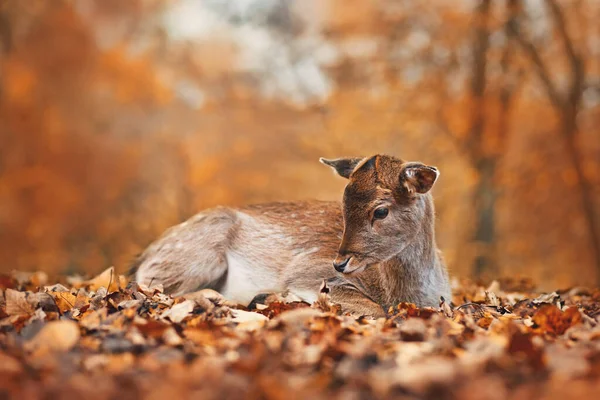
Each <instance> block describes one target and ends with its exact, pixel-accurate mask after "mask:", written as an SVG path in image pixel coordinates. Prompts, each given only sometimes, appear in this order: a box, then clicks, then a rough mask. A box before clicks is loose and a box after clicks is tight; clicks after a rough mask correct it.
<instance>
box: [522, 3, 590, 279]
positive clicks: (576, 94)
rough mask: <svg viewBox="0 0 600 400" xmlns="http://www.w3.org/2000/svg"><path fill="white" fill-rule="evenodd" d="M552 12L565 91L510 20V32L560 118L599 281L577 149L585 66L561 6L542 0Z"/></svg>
mask: <svg viewBox="0 0 600 400" xmlns="http://www.w3.org/2000/svg"><path fill="white" fill-rule="evenodd" d="M546 5H547V7H548V8H549V11H550V14H551V16H552V19H553V22H554V27H555V29H556V30H557V31H558V36H559V38H560V40H561V41H562V45H563V47H564V50H565V56H566V59H567V62H568V65H569V70H570V71H569V72H570V82H569V86H568V88H567V92H566V94H563V93H561V92H560V91H559V89H558V88H557V85H556V83H555V82H554V81H553V80H552V78H551V74H550V71H549V69H548V67H547V65H546V63H545V62H544V60H543V59H542V57H541V55H540V53H539V51H538V48H536V47H535V45H534V44H533V43H531V42H530V41H529V40H528V39H527V38H526V37H525V35H524V34H523V33H522V32H521V31H520V29H519V27H518V25H517V24H514V25H513V26H512V27H511V28H512V29H511V31H510V33H511V34H512V36H513V37H514V38H515V39H516V40H517V41H518V42H519V45H520V46H521V48H522V49H523V51H524V52H525V54H526V55H527V57H528V58H529V59H530V61H531V63H532V64H533V66H534V69H535V72H536V74H537V76H538V78H539V79H540V81H541V82H542V85H543V87H544V89H545V91H546V94H547V96H548V98H549V100H550V103H551V104H552V106H553V107H554V108H555V110H556V112H557V113H558V116H559V119H560V127H559V130H560V134H561V136H562V138H563V140H564V141H565V148H566V152H567V157H568V159H569V161H570V162H571V165H572V166H573V170H574V172H575V175H576V180H577V185H578V186H579V193H580V199H581V210H582V213H583V216H584V219H585V223H586V225H587V231H588V234H589V238H590V244H591V250H592V256H593V258H594V261H593V262H594V265H595V268H596V277H597V278H596V279H597V283H598V284H600V229H599V228H598V224H597V221H598V215H597V210H596V208H595V207H594V199H593V194H592V188H591V185H590V183H589V181H588V180H587V177H586V176H585V171H584V168H583V165H582V161H583V157H582V156H581V154H580V153H579V151H578V149H577V137H578V131H579V129H578V126H577V114H578V112H579V110H580V105H581V98H582V96H583V90H584V86H585V69H584V65H583V62H582V58H581V56H580V54H578V53H577V51H576V50H575V46H574V45H573V41H572V39H571V37H570V36H569V33H568V31H567V26H566V21H565V18H564V15H563V12H562V10H561V8H560V7H559V6H558V4H557V3H556V1H555V0H548V1H547V3H546Z"/></svg>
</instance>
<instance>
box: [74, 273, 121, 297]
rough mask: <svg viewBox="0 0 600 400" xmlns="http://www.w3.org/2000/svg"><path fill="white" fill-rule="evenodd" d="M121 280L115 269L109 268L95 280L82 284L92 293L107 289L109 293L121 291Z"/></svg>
mask: <svg viewBox="0 0 600 400" xmlns="http://www.w3.org/2000/svg"><path fill="white" fill-rule="evenodd" d="M119 284H120V278H119V277H118V276H117V275H116V273H115V267H109V268H107V269H105V270H104V271H102V273H100V274H99V275H97V276H95V277H94V278H92V279H90V280H87V281H84V282H82V285H83V286H87V287H88V288H89V290H91V291H97V290H98V289H100V288H105V289H106V290H107V291H108V292H109V293H110V292H115V291H117V290H119Z"/></svg>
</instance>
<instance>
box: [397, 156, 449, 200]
mask: <svg viewBox="0 0 600 400" xmlns="http://www.w3.org/2000/svg"><path fill="white" fill-rule="evenodd" d="M439 175H440V173H439V171H438V169H437V168H436V167H432V166H429V165H424V164H421V163H406V164H404V166H403V168H402V172H401V173H400V183H401V184H402V186H403V187H404V188H405V189H406V191H407V192H408V193H409V194H414V193H421V194H423V193H427V192H429V190H431V188H432V187H433V184H434V183H435V181H436V180H437V178H438V176H439Z"/></svg>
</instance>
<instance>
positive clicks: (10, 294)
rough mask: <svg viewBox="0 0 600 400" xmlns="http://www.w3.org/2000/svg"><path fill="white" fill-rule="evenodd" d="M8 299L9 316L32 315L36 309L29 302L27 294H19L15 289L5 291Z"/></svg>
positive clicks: (7, 309) (7, 310)
mask: <svg viewBox="0 0 600 400" xmlns="http://www.w3.org/2000/svg"><path fill="white" fill-rule="evenodd" d="M4 297H5V299H6V310H5V311H6V314H8V315H31V314H33V312H34V311H35V309H34V307H33V306H32V305H31V304H30V303H29V301H27V292H19V291H17V290H13V289H6V290H5V291H4Z"/></svg>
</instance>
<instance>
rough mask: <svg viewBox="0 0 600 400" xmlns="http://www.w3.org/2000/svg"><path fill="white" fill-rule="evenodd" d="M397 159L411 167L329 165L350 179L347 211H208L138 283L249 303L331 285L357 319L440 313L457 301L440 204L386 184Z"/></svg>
mask: <svg viewBox="0 0 600 400" xmlns="http://www.w3.org/2000/svg"><path fill="white" fill-rule="evenodd" d="M377 157H379V158H380V159H379V160H378V159H377ZM384 157H385V158H384ZM388 159H391V160H395V161H394V163H393V164H394V167H395V168H400V167H401V166H402V165H404V164H405V163H403V162H401V161H400V160H397V159H394V158H391V157H388V156H375V159H374V158H373V157H372V158H370V159H369V160H371V161H370V163H371V164H372V165H366V163H367V162H366V161H365V160H367V159H358V158H357V159H343V161H344V162H346V161H347V162H348V163H349V164H348V165H346V164H343V163H342V160H334V161H324V162H325V163H327V164H328V165H332V164H334V165H332V167H333V168H334V169H336V171H337V172H338V173H339V174H340V175H342V176H345V175H347V176H345V177H348V178H350V184H349V185H348V187H347V188H346V192H345V198H344V202H343V204H342V205H340V204H339V203H336V202H324V201H305V202H290V203H270V204H261V205H254V206H248V207H243V208H225V207H218V208H215V209H212V210H207V211H204V212H201V213H200V214H197V215H196V216H194V217H192V218H190V219H189V220H188V221H186V222H184V223H182V224H180V225H177V226H175V227H173V228H171V229H169V230H167V232H165V234H164V235H163V236H162V237H161V238H160V239H158V240H157V241H156V242H154V243H153V244H151V245H150V246H149V247H148V249H146V251H144V253H143V254H142V255H141V257H140V258H139V259H138V261H137V265H136V269H137V272H136V280H137V281H138V282H142V283H145V284H151V283H162V284H163V285H164V287H165V290H166V291H167V292H170V293H173V294H184V293H186V292H191V291H194V290H198V289H203V288H211V289H214V290H216V291H218V292H220V293H221V294H223V296H224V297H226V298H227V299H230V300H233V301H237V302H240V303H244V304H248V303H249V302H250V301H251V300H252V299H253V298H254V297H255V296H256V295H258V294H262V293H271V292H281V291H284V290H289V291H290V292H291V293H294V294H295V295H297V296H298V297H300V298H302V299H303V300H305V301H307V302H313V301H314V300H316V298H317V296H318V292H319V288H320V286H321V284H322V282H323V280H325V281H327V284H328V286H329V287H330V289H331V296H332V299H333V300H334V301H335V302H338V303H340V304H341V305H342V306H343V308H344V310H346V311H349V312H353V313H358V314H366V315H375V316H378V315H382V314H383V310H384V309H387V307H389V306H394V305H396V304H397V303H399V302H401V301H407V302H414V303H416V304H417V305H419V306H437V305H438V304H439V300H440V296H444V297H445V298H446V299H447V300H449V299H450V289H449V284H448V275H447V271H446V267H445V265H444V264H443V262H442V260H441V258H440V256H439V254H438V250H437V247H436V245H435V239H434V228H433V218H434V212H433V202H432V199H431V196H430V194H429V193H427V192H425V193H422V194H421V193H419V194H415V193H410V190H412V189H411V188H408V189H406V188H405V186H406V185H405V183H402V182H401V181H399V180H398V176H395V178H393V179H392V181H398V185H399V186H398V187H397V188H395V189H396V190H398V191H400V192H401V193H400V194H395V193H393V189H390V188H388V187H386V183H385V182H384V181H385V179H383V173H382V172H381V171H379V173H378V171H377V167H379V168H381V167H382V166H383V164H384V163H385V162H386V161H387V160H388ZM348 160H352V161H348ZM376 161H378V163H379V165H378V163H377V162H376ZM336 162H338V163H342V164H339V165H336V164H335V163H336ZM361 162H362V163H361ZM396 164H397V165H396ZM419 165H421V164H419ZM336 167H337V168H336ZM346 167H348V168H346ZM388 167H390V166H388ZM344 168H346V169H347V170H348V171H346V169H344ZM428 168H431V167H428ZM400 169H401V168H400ZM399 171H400V170H398V171H395V175H398V173H399ZM340 172H341V173H340ZM413 172H415V171H413ZM373 173H375V175H374V174H373ZM435 174H436V175H435V178H436V177H437V171H435ZM351 175H352V177H351ZM355 175H356V176H355ZM362 175H364V176H362ZM392 175H393V174H392ZM361 176H362V177H361ZM374 176H375V177H376V178H377V179H375V181H378V182H375V181H374V179H373V178H374ZM435 178H433V181H435ZM353 179H354V180H353ZM382 179H383V180H382ZM431 184H433V182H431ZM352 185H354V186H352ZM403 185H404V186H403ZM388 186H389V184H388ZM427 191H428V189H427ZM375 192H376V193H375ZM404 192H406V193H404ZM361 199H363V200H367V202H366V203H368V204H365V202H364V201H359V200H361ZM373 202H375V203H377V204H375V207H379V208H381V205H378V204H380V203H381V204H384V205H386V207H387V208H386V210H387V214H386V217H384V219H380V217H381V215H379V214H382V213H381V211H379V214H377V215H376V217H371V214H372V213H373V212H374V211H373V209H372V208H373V207H372V206H373V204H371V203H373ZM365 215H369V217H368V218H366V219H365ZM384 221H385V222H384ZM395 225H399V226H401V229H396V228H394V226H395ZM383 238H386V239H385V240H382V239H383ZM340 243H341V244H340ZM334 259H335V260H336V261H335V262H334V266H332V260H334ZM340 260H341V261H340ZM342 264H343V265H342ZM334 267H335V268H334Z"/></svg>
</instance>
